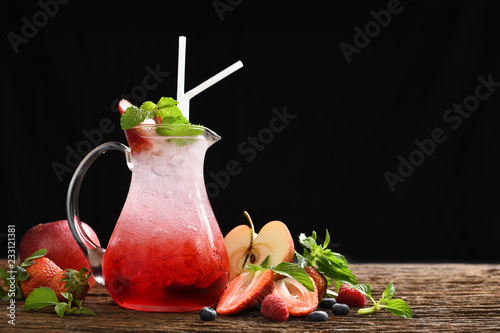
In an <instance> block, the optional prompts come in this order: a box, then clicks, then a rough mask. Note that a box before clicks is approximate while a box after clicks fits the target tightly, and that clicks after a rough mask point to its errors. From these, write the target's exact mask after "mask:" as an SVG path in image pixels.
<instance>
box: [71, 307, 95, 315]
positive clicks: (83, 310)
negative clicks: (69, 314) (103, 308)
mask: <svg viewBox="0 0 500 333" xmlns="http://www.w3.org/2000/svg"><path fill="white" fill-rule="evenodd" d="M75 313H77V314H80V313H81V314H84V315H88V316H94V317H97V315H96V314H95V313H94V311H92V310H90V309H89V308H86V307H83V306H82V307H80V308H79V309H78V311H76V312H75Z"/></svg>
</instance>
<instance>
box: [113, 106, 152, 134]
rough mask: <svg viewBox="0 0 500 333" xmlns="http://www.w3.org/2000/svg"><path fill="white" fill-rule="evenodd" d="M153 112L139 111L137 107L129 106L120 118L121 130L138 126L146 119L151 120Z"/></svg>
mask: <svg viewBox="0 0 500 333" xmlns="http://www.w3.org/2000/svg"><path fill="white" fill-rule="evenodd" d="M154 116H155V112H154V111H151V110H145V109H139V108H138V107H137V106H134V105H132V106H129V107H128V108H127V109H126V110H125V112H123V114H122V116H121V118H120V125H121V127H122V129H123V130H127V129H130V128H132V127H134V126H137V125H139V124H140V123H142V122H143V121H144V120H146V119H152V118H154Z"/></svg>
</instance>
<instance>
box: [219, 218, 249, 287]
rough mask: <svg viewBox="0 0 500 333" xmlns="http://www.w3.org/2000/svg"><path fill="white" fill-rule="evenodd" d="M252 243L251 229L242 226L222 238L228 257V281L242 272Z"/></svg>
mask: <svg viewBox="0 0 500 333" xmlns="http://www.w3.org/2000/svg"><path fill="white" fill-rule="evenodd" d="M252 241H253V232H252V229H250V227H248V226H247V225H243V224H242V225H239V226H237V227H236V228H234V229H233V230H231V231H230V232H229V233H228V234H227V235H226V237H224V245H225V246H226V251H227V254H228V256H229V281H231V280H232V279H234V278H235V277H236V276H238V275H239V274H240V273H241V272H242V271H243V268H244V267H245V262H246V260H247V254H248V251H249V249H250V248H251V246H252Z"/></svg>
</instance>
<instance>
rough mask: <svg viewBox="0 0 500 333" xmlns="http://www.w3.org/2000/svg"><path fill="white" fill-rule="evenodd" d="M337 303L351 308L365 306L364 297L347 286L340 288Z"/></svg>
mask: <svg viewBox="0 0 500 333" xmlns="http://www.w3.org/2000/svg"><path fill="white" fill-rule="evenodd" d="M336 300H337V303H343V304H347V305H349V306H350V307H353V308H362V307H364V306H365V305H366V297H365V295H363V294H362V293H361V292H360V291H359V290H356V289H354V288H351V287H350V286H349V285H347V284H343V285H341V286H340V290H339V295H338V296H337V298H336Z"/></svg>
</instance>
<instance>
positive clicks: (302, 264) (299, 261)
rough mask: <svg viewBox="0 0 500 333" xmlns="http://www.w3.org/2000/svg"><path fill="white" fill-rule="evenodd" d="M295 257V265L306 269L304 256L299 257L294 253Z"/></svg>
mask: <svg viewBox="0 0 500 333" xmlns="http://www.w3.org/2000/svg"><path fill="white" fill-rule="evenodd" d="M295 256H296V257H297V264H298V265H299V266H300V267H302V268H304V267H306V264H307V259H306V258H305V256H303V255H301V254H300V253H298V252H297V251H295Z"/></svg>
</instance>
